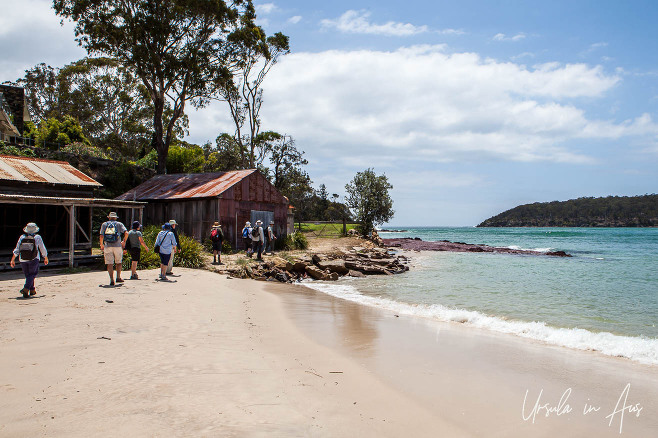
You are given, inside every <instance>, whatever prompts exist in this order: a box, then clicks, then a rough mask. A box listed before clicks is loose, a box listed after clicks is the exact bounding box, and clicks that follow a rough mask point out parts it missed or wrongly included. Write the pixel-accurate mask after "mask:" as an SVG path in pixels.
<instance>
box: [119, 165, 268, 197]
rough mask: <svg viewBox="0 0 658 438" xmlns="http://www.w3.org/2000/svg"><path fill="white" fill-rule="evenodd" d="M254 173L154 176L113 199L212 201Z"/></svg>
mask: <svg viewBox="0 0 658 438" xmlns="http://www.w3.org/2000/svg"><path fill="white" fill-rule="evenodd" d="M255 171H256V169H247V170H234V171H231V172H214V173H189V174H188V173H177V174H171V175H156V176H154V177H153V178H151V179H150V180H148V181H146V182H145V183H142V184H140V185H138V186H137V187H135V188H134V189H132V190H130V191H128V192H126V193H124V194H123V195H121V196H118V197H117V198H116V199H123V200H127V201H132V200H153V199H189V198H212V197H215V196H219V195H221V194H222V193H224V192H225V191H226V190H227V189H229V188H230V187H232V186H233V185H235V184H236V183H238V182H240V181H242V180H243V179H244V178H246V177H247V176H249V175H251V174H252V173H254V172H255Z"/></svg>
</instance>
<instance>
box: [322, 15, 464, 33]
mask: <svg viewBox="0 0 658 438" xmlns="http://www.w3.org/2000/svg"><path fill="white" fill-rule="evenodd" d="M369 17H370V12H367V11H355V10H349V11H347V12H345V13H344V14H343V15H341V16H340V17H339V18H337V19H336V20H329V19H325V20H322V21H321V22H320V24H321V25H322V27H325V28H335V29H338V30H339V31H341V32H343V33H360V34H372V35H388V36H411V35H417V34H421V33H425V32H428V31H429V29H428V27H427V26H414V25H413V24H410V23H399V22H395V21H389V22H387V23H385V24H373V23H371V22H370V21H369V20H368V18H369ZM454 32H457V31H454Z"/></svg>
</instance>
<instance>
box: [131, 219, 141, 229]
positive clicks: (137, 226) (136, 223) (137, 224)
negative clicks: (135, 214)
mask: <svg viewBox="0 0 658 438" xmlns="http://www.w3.org/2000/svg"><path fill="white" fill-rule="evenodd" d="M140 226H141V224H140V223H139V221H135V222H133V227H132V228H133V230H139V227H140Z"/></svg>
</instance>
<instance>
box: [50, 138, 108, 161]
mask: <svg viewBox="0 0 658 438" xmlns="http://www.w3.org/2000/svg"><path fill="white" fill-rule="evenodd" d="M60 151H62V152H68V153H69V154H75V155H86V156H89V157H96V158H105V159H109V158H110V157H109V156H108V155H107V154H106V153H105V152H103V150H102V149H100V148H97V147H94V146H87V145H86V144H84V143H81V142H79V141H76V142H75V143H70V144H67V145H66V146H65V147H63V148H61V149H60Z"/></svg>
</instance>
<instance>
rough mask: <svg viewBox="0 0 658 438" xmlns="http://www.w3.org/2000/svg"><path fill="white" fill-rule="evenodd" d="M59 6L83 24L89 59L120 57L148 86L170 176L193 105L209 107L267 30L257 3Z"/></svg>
mask: <svg viewBox="0 0 658 438" xmlns="http://www.w3.org/2000/svg"><path fill="white" fill-rule="evenodd" d="M53 8H54V9H55V12H56V13H57V14H58V15H59V16H61V17H62V18H68V19H71V20H73V21H74V22H75V34H76V41H77V42H78V44H80V45H81V46H82V47H83V48H84V49H86V50H87V52H88V53H90V54H92V55H104V56H109V57H112V58H115V59H117V60H118V61H119V62H120V63H122V64H123V65H125V66H126V67H128V68H130V69H131V70H133V71H134V73H135V75H136V76H137V77H138V78H139V80H140V81H141V83H142V85H143V86H144V87H145V88H146V91H147V92H148V95H149V98H150V100H151V103H152V106H153V138H152V145H153V147H154V148H155V149H156V150H157V153H158V166H157V170H158V173H165V172H166V160H167V155H168V152H169V146H170V144H171V142H172V140H173V139H174V137H175V127H176V122H177V121H178V120H179V119H180V118H181V117H183V115H184V111H185V106H186V104H187V103H188V102H189V103H190V104H191V105H192V106H194V107H197V108H198V107H203V106H204V105H206V104H207V103H208V101H209V99H211V98H212V96H213V95H214V94H215V93H216V90H217V87H218V86H219V85H220V84H221V83H223V82H224V81H226V80H229V79H230V77H231V72H230V70H229V66H230V65H231V64H232V62H234V61H235V60H236V59H238V57H239V56H240V54H241V52H242V51H243V50H245V49H246V48H249V47H250V45H251V41H250V40H245V36H248V35H250V33H252V32H257V30H258V29H259V28H258V26H256V25H255V24H254V20H255V18H256V12H255V8H254V5H253V2H252V1H251V0H232V1H224V0H212V1H208V0H54V1H53ZM168 104H169V106H170V108H171V114H170V115H169V117H167V115H166V108H167V105H168Z"/></svg>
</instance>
